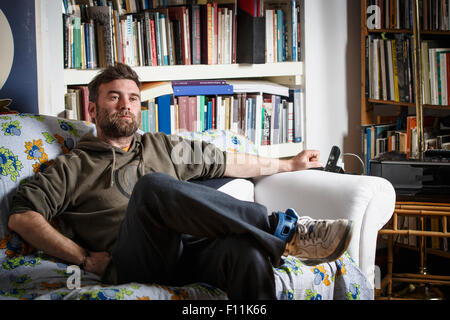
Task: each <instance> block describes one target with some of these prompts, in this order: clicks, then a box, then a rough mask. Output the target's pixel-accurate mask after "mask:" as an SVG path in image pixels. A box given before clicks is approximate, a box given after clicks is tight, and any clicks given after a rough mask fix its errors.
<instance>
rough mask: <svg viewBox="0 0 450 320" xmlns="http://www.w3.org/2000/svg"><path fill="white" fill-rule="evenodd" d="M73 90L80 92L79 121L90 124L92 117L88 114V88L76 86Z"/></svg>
mask: <svg viewBox="0 0 450 320" xmlns="http://www.w3.org/2000/svg"><path fill="white" fill-rule="evenodd" d="M73 89H78V90H80V105H79V107H80V116H81V118H80V120H84V121H88V122H92V117H91V116H90V114H89V110H88V108H89V88H88V86H77V87H73Z"/></svg>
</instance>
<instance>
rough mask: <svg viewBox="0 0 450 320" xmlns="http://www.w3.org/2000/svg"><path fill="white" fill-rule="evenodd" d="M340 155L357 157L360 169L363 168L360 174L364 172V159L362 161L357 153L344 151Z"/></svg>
mask: <svg viewBox="0 0 450 320" xmlns="http://www.w3.org/2000/svg"><path fill="white" fill-rule="evenodd" d="M342 156H354V157H356V158H358V160H359V162H360V163H361V165H362V169H363V171H362V172H361V175H363V174H364V172H366V166H365V165H364V161H362V159H361V158H360V157H359V156H358V155H357V154H354V153H344V154H343V155H342Z"/></svg>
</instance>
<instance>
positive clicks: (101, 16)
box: [86, 6, 115, 67]
mask: <svg viewBox="0 0 450 320" xmlns="http://www.w3.org/2000/svg"><path fill="white" fill-rule="evenodd" d="M86 11H87V15H88V18H89V19H92V20H94V22H97V23H99V24H100V25H101V26H102V37H101V38H98V41H101V42H102V43H101V44H102V46H103V50H104V59H105V60H104V65H101V66H100V67H106V66H107V65H110V64H113V63H114V60H115V59H114V54H113V29H112V11H111V7H109V6H93V7H87V9H86Z"/></svg>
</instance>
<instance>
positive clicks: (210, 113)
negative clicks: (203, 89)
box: [206, 101, 213, 130]
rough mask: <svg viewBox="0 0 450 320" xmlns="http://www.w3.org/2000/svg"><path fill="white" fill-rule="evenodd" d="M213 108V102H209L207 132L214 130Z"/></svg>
mask: <svg viewBox="0 0 450 320" xmlns="http://www.w3.org/2000/svg"><path fill="white" fill-rule="evenodd" d="M212 108H213V104H212V101H208V124H207V126H206V129H207V130H209V129H212Z"/></svg>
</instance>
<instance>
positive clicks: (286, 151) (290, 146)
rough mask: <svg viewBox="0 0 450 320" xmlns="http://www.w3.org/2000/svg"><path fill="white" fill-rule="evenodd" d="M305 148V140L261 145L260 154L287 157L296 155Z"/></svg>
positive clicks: (271, 156) (270, 156)
mask: <svg viewBox="0 0 450 320" xmlns="http://www.w3.org/2000/svg"><path fill="white" fill-rule="evenodd" d="M303 149H304V147H303V142H299V143H292V142H290V143H282V144H274V145H269V146H260V147H259V148H258V154H259V155H260V156H263V157H268V158H286V157H292V156H295V155H296V154H297V153H299V152H301V151H302V150H303Z"/></svg>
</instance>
